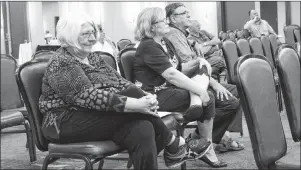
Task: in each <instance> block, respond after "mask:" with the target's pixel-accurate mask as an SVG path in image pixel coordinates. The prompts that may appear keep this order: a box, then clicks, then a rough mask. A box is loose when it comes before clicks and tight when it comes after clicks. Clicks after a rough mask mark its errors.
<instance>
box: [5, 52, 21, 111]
mask: <svg viewBox="0 0 301 170" xmlns="http://www.w3.org/2000/svg"><path fill="white" fill-rule="evenodd" d="M16 69H17V61H16V60H15V59H14V58H13V57H12V56H10V55H6V54H1V110H7V109H15V108H20V107H23V102H22V100H21V96H20V93H19V89H18V85H17V81H16V77H15V73H16Z"/></svg>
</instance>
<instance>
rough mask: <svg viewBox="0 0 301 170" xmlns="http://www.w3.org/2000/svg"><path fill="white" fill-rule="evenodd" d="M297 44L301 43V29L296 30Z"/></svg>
mask: <svg viewBox="0 0 301 170" xmlns="http://www.w3.org/2000/svg"><path fill="white" fill-rule="evenodd" d="M294 36H295V42H299V43H300V42H301V37H300V36H301V35H300V28H299V29H294Z"/></svg>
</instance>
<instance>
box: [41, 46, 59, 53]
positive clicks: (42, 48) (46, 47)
mask: <svg viewBox="0 0 301 170" xmlns="http://www.w3.org/2000/svg"><path fill="white" fill-rule="evenodd" d="M59 48H61V46H60V45H38V46H37V48H36V52H38V51H42V50H49V51H56V50H57V49H59Z"/></svg>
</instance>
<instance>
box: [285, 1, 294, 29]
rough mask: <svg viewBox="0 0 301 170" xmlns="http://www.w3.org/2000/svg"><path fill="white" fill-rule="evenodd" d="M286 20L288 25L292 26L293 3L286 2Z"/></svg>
mask: <svg viewBox="0 0 301 170" xmlns="http://www.w3.org/2000/svg"><path fill="white" fill-rule="evenodd" d="M285 19H286V25H291V24H292V21H291V2H289V1H286V2H285Z"/></svg>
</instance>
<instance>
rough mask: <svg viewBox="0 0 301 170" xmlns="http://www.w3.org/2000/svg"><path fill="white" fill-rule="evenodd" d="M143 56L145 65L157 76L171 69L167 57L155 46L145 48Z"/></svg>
mask: <svg viewBox="0 0 301 170" xmlns="http://www.w3.org/2000/svg"><path fill="white" fill-rule="evenodd" d="M143 55H144V62H145V64H146V65H147V66H148V67H149V68H151V69H152V70H154V71H155V72H157V73H158V74H162V73H163V72H164V71H165V70H167V69H168V68H170V67H172V65H171V63H170V61H169V58H168V56H167V55H166V54H165V53H164V51H163V50H162V49H160V48H159V47H157V46H155V45H150V46H147V47H146V49H145V50H143Z"/></svg>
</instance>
